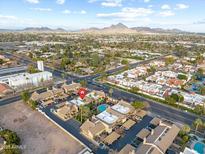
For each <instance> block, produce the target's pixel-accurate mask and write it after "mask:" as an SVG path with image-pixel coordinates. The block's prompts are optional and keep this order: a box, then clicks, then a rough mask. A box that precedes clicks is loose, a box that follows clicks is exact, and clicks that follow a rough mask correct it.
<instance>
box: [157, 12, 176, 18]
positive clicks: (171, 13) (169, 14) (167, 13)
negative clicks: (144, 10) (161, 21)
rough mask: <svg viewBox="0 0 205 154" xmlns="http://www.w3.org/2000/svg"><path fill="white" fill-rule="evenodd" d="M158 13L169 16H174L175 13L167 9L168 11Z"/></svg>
mask: <svg viewBox="0 0 205 154" xmlns="http://www.w3.org/2000/svg"><path fill="white" fill-rule="evenodd" d="M159 15H160V16H162V17H169V16H174V15H175V13H174V12H172V11H170V10H169V11H162V12H160V13H159Z"/></svg>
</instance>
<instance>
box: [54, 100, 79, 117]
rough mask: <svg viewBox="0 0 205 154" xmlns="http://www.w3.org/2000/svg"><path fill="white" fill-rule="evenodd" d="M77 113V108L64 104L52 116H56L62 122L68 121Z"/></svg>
mask: <svg viewBox="0 0 205 154" xmlns="http://www.w3.org/2000/svg"><path fill="white" fill-rule="evenodd" d="M77 112H78V107H77V106H76V105H73V104H68V103H67V104H64V105H63V106H61V107H59V108H58V109H57V110H56V111H54V114H56V115H57V116H58V117H59V118H61V119H62V120H68V119H70V118H72V117H73V115H75V114H76V113H77Z"/></svg>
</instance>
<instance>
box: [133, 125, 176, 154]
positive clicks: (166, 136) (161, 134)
mask: <svg viewBox="0 0 205 154" xmlns="http://www.w3.org/2000/svg"><path fill="white" fill-rule="evenodd" d="M179 131H180V129H179V128H178V127H177V126H176V125H175V124H168V123H163V122H162V123H160V124H159V125H158V126H157V127H156V128H155V129H153V130H152V131H151V132H150V134H149V135H148V133H149V132H146V131H144V132H143V133H141V135H139V134H138V136H142V137H141V138H143V137H144V141H143V144H141V145H140V146H139V147H138V148H137V151H136V153H137V154H138V153H139V154H142V153H143V154H164V153H165V152H166V151H167V149H168V148H169V147H170V146H171V144H172V143H173V141H174V139H175V138H176V137H177V135H178V133H179ZM147 135H148V136H147Z"/></svg>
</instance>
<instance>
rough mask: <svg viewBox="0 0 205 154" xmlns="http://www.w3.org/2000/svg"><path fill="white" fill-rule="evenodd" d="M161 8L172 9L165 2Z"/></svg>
mask: <svg viewBox="0 0 205 154" xmlns="http://www.w3.org/2000/svg"><path fill="white" fill-rule="evenodd" d="M161 9H163V10H170V9H171V7H170V6H169V5H168V4H164V5H162V6H161Z"/></svg>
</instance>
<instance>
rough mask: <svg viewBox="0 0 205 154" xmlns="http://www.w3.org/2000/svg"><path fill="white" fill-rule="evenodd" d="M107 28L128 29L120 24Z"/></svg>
mask: <svg viewBox="0 0 205 154" xmlns="http://www.w3.org/2000/svg"><path fill="white" fill-rule="evenodd" d="M109 28H119V29H127V28H128V27H127V26H126V25H124V24H122V23H118V24H116V25H111V26H110V27H109Z"/></svg>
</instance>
